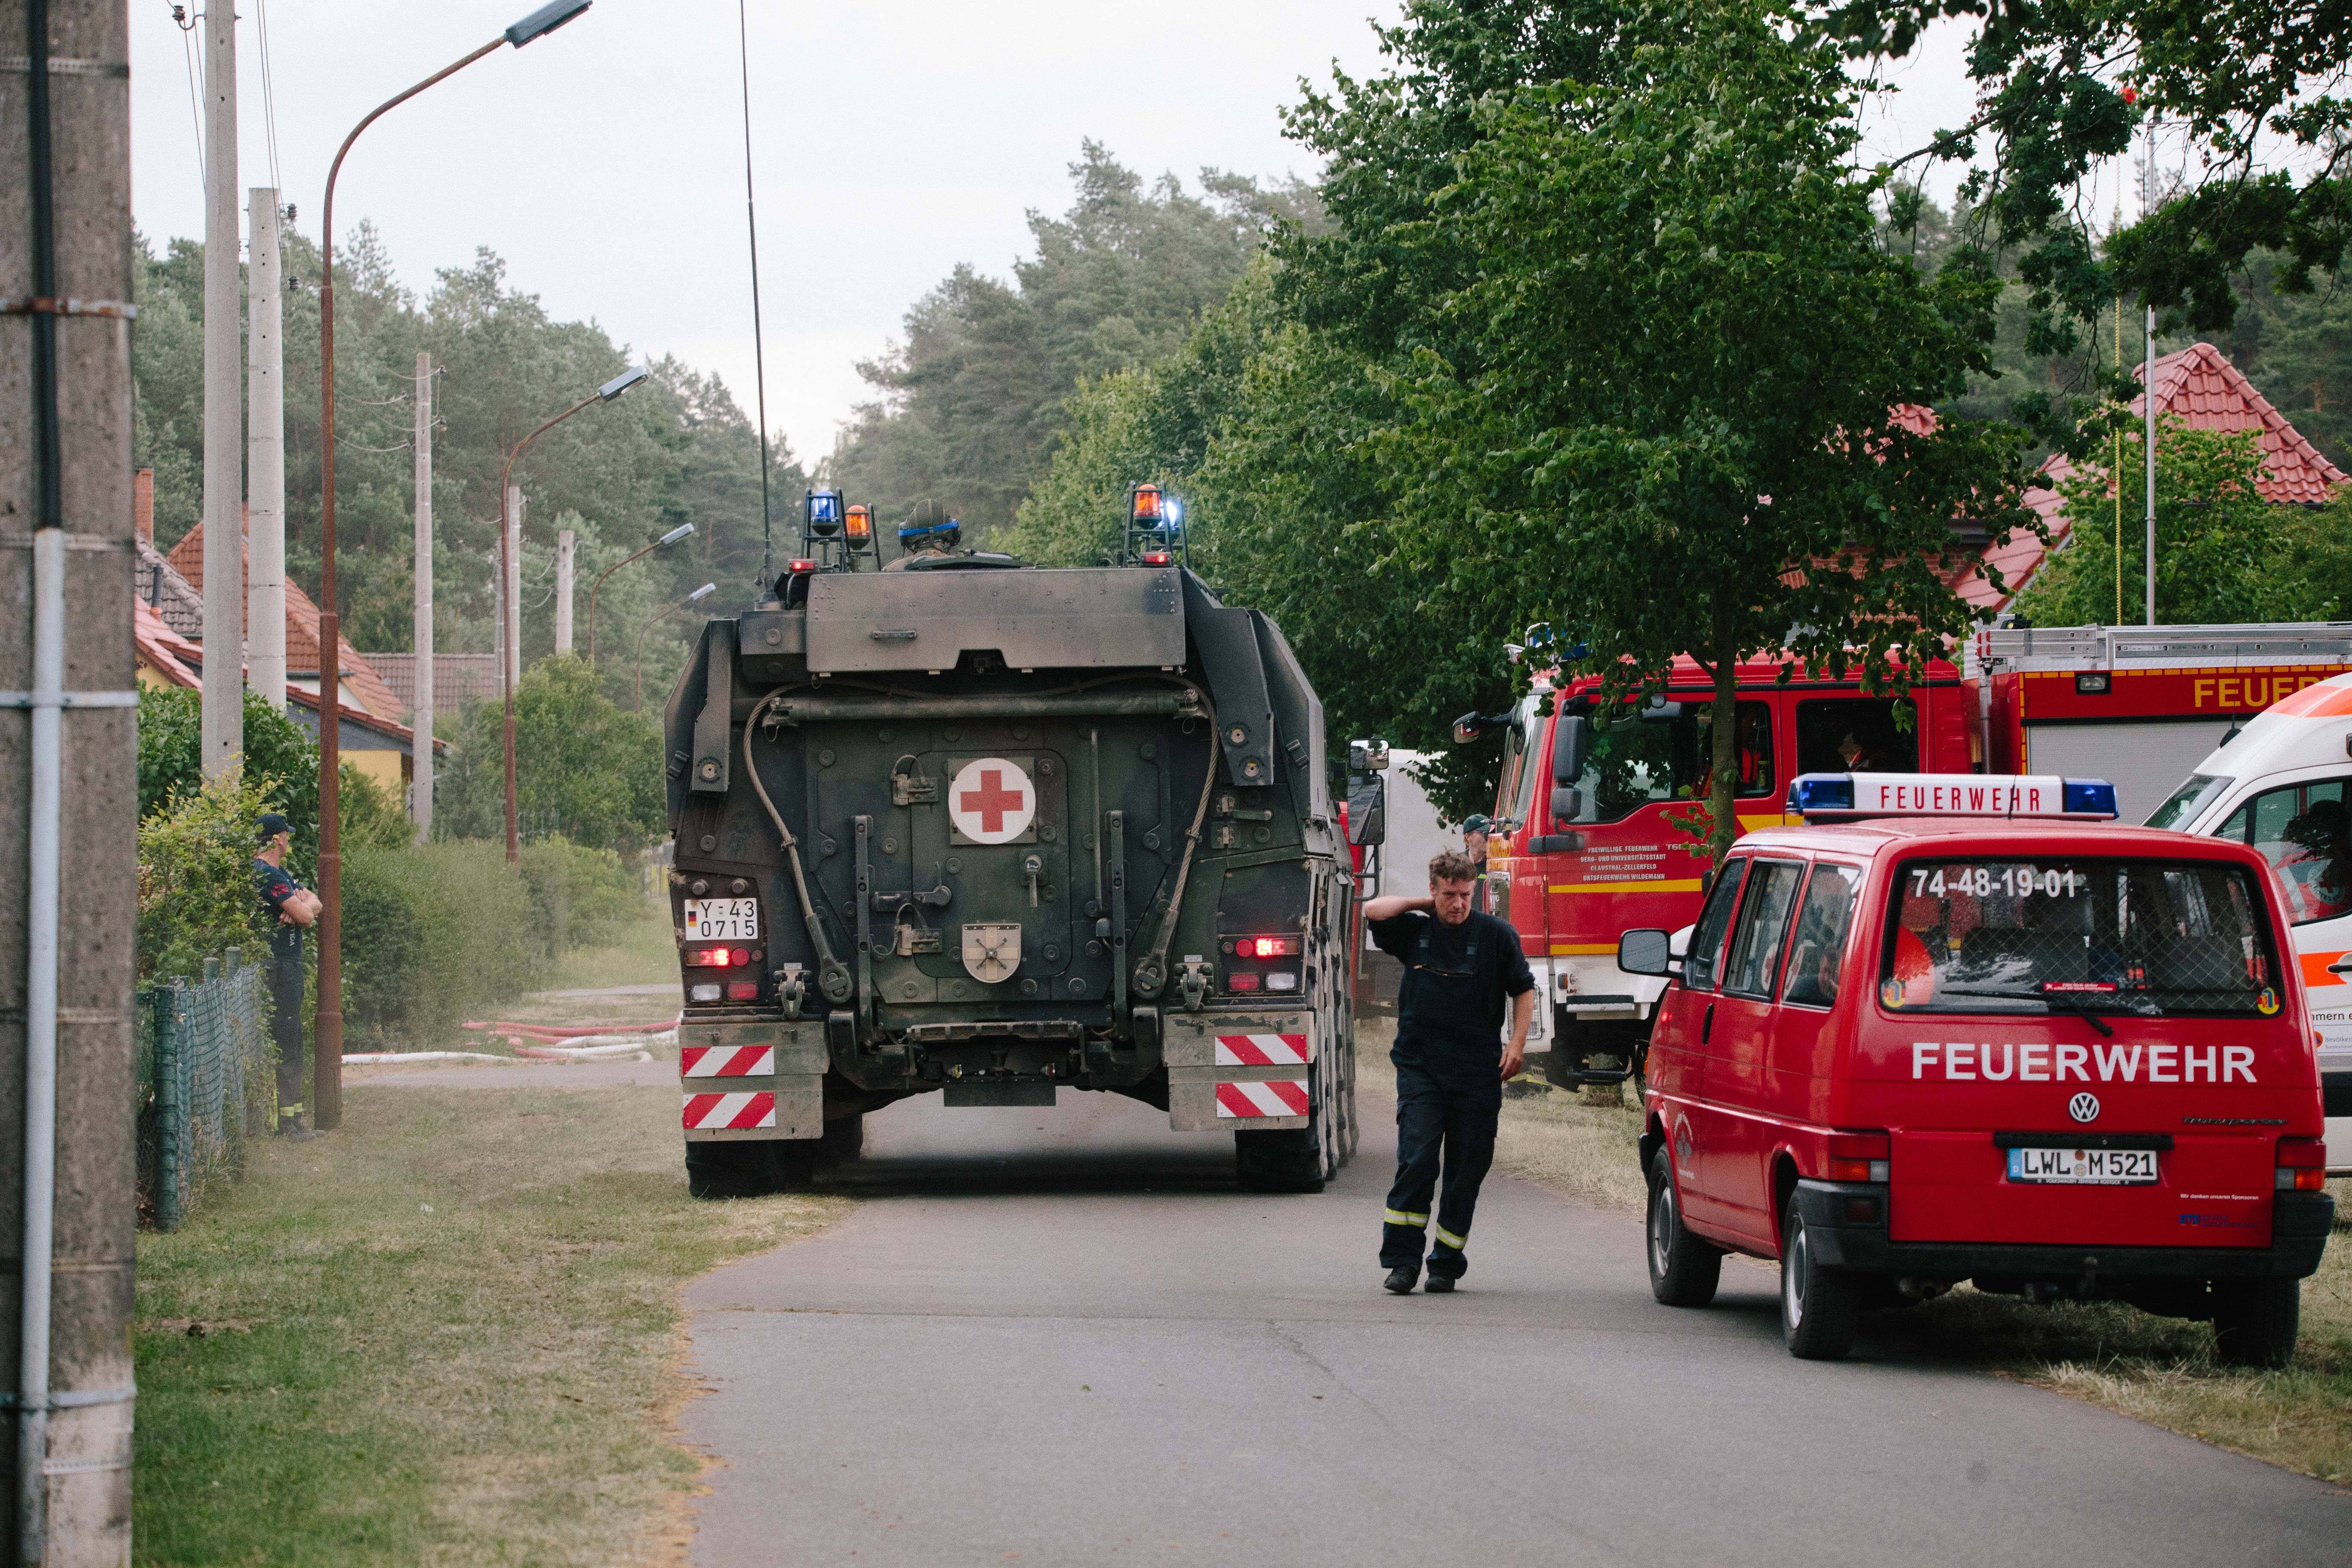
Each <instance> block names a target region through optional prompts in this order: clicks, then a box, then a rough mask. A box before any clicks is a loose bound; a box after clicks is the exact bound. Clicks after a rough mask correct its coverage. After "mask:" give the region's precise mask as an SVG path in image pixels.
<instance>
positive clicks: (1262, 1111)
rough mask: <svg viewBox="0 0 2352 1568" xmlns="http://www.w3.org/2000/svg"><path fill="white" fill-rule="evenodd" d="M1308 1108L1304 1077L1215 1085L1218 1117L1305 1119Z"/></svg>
mask: <svg viewBox="0 0 2352 1568" xmlns="http://www.w3.org/2000/svg"><path fill="white" fill-rule="evenodd" d="M1217 1114H1218V1115H1219V1116H1304V1115H1306V1114H1307V1080H1306V1079H1303V1078H1280V1079H1275V1080H1274V1081H1273V1082H1271V1083H1221V1084H1219V1085H1217Z"/></svg>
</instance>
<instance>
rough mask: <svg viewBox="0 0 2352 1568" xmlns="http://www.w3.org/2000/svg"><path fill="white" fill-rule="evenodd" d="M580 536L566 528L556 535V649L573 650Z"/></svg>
mask: <svg viewBox="0 0 2352 1568" xmlns="http://www.w3.org/2000/svg"><path fill="white" fill-rule="evenodd" d="M579 547H580V536H579V535H578V534H576V533H574V532H572V530H570V529H568V528H567V529H564V530H563V531H561V532H559V533H558V534H556V536H555V651H556V652H558V653H570V652H571V651H572V559H573V557H574V556H575V555H576V554H577V553H578V552H579Z"/></svg>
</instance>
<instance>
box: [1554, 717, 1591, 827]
mask: <svg viewBox="0 0 2352 1568" xmlns="http://www.w3.org/2000/svg"><path fill="white" fill-rule="evenodd" d="M1591 753H1592V725H1591V721H1590V720H1588V719H1586V718H1585V717H1584V715H1582V714H1581V713H1563V714H1561V715H1560V716H1559V721H1558V722H1557V723H1555V724H1553V726H1552V731H1551V782H1552V783H1553V784H1556V785H1559V786H1561V787H1566V786H1567V785H1570V784H1574V783H1576V781H1577V780H1579V779H1580V778H1582V777H1583V776H1584V764H1585V763H1586V762H1587V761H1589V760H1590V759H1591ZM1552 815H1553V816H1559V815H1560V811H1559V803H1558V802H1557V801H1555V802H1554V803H1553V805H1552ZM1568 815H1569V816H1575V815H1576V814H1575V812H1573V811H1570V812H1569V813H1568Z"/></svg>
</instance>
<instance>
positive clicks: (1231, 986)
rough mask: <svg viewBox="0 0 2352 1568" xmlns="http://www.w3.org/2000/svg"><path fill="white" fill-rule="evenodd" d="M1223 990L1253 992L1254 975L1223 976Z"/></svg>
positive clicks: (1255, 983)
mask: <svg viewBox="0 0 2352 1568" xmlns="http://www.w3.org/2000/svg"><path fill="white" fill-rule="evenodd" d="M1225 989H1226V990H1228V991H1255V990H1256V989H1257V976H1256V975H1255V974H1228V975H1226V976H1225Z"/></svg>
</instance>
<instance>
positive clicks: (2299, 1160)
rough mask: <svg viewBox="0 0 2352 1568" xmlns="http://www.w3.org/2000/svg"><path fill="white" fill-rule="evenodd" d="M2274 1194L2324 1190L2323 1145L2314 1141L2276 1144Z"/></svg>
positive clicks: (2308, 1139) (2325, 1164)
mask: <svg viewBox="0 0 2352 1568" xmlns="http://www.w3.org/2000/svg"><path fill="white" fill-rule="evenodd" d="M2277 1180H2278V1190H2279V1191H2280V1192H2283V1193H2322V1192H2326V1190H2327V1144H2326V1142H2324V1141H2323V1140H2321V1139H2317V1138H2282V1139H2280V1140H2279V1141H2278V1178H2277Z"/></svg>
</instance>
